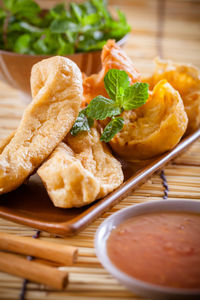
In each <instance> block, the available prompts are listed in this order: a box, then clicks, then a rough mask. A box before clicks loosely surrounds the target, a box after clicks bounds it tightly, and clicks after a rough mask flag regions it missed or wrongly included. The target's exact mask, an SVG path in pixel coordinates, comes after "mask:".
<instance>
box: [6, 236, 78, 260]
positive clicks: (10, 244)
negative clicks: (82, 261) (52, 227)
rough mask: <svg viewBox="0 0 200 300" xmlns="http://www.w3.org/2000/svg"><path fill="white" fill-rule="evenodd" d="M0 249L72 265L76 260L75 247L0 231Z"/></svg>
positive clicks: (76, 251)
mask: <svg viewBox="0 0 200 300" xmlns="http://www.w3.org/2000/svg"><path fill="white" fill-rule="evenodd" d="M0 249H1V250H6V251H11V252H15V253H21V254H25V255H31V256H35V257H39V258H43V259H45V260H51V261H55V262H58V263H62V264H64V265H72V264H73V263H74V262H75V261H76V260H77V253H78V250H77V248H76V247H73V246H69V245H63V244H56V243H52V242H46V241H42V240H35V239H32V238H30V237H21V236H16V235H12V234H8V233H3V232H0Z"/></svg>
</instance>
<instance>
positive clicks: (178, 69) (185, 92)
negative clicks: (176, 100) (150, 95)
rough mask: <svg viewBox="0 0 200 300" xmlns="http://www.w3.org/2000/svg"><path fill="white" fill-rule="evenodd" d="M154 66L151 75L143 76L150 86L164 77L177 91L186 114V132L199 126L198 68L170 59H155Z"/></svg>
mask: <svg viewBox="0 0 200 300" xmlns="http://www.w3.org/2000/svg"><path fill="white" fill-rule="evenodd" d="M155 63H156V68H155V71H154V73H153V75H152V76H151V77H149V78H144V80H143V81H145V82H149V84H150V88H151V89H153V87H154V86H155V85H156V83H157V82H158V81H160V80H161V79H166V80H167V81H168V82H169V83H170V84H171V85H172V86H173V87H174V88H175V89H176V90H177V91H179V93H180V95H181V97H182V100H183V103H184V106H185V111H186V113H187V116H188V128H187V132H186V133H191V132H193V131H194V130H196V129H197V128H199V127H200V70H199V69H198V68H196V67H194V66H192V65H190V64H178V63H174V62H172V61H170V60H161V59H159V58H156V59H155Z"/></svg>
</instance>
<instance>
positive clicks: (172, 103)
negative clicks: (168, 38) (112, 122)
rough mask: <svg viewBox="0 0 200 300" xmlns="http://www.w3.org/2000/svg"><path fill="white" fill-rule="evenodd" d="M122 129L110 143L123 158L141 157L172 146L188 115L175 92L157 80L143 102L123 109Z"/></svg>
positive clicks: (179, 134)
mask: <svg viewBox="0 0 200 300" xmlns="http://www.w3.org/2000/svg"><path fill="white" fill-rule="evenodd" d="M122 117H123V118H124V120H125V124H124V127H123V129H122V130H121V131H120V132H119V133H118V134H116V135H115V136H114V138H113V139H112V140H111V141H110V145H111V147H112V149H113V150H114V152H116V153H117V154H118V155H120V156H121V157H123V158H125V159H127V160H132V161H134V160H144V159H149V158H152V157H154V156H157V155H159V154H162V153H164V152H166V151H168V150H170V149H172V148H173V147H174V146H175V145H176V144H177V143H178V142H179V141H180V139H181V137H182V136H183V134H184V132H185V130H186V127H187V123H188V118H187V114H186V112H185V110H184V105H183V101H182V99H181V97H180V95H179V93H178V92H177V91H176V90H175V89H174V88H173V87H172V86H171V85H170V84H169V83H168V82H167V81H166V80H161V81H160V82H158V84H156V86H155V87H154V89H153V92H152V93H151V92H150V96H149V99H148V101H147V103H146V104H144V105H143V106H141V107H139V108H138V109H136V110H132V111H125V112H123V114H122Z"/></svg>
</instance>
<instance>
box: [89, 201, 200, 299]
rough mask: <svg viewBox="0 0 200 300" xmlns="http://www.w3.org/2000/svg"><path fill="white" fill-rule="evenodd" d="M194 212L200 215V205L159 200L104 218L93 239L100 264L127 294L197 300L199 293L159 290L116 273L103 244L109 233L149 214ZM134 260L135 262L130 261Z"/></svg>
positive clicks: (169, 289) (198, 291)
mask: <svg viewBox="0 0 200 300" xmlns="http://www.w3.org/2000/svg"><path fill="white" fill-rule="evenodd" d="M163 211H164V212H166V211H176V212H177V211H178V212H195V213H200V201H191V200H161V201H150V202H147V203H142V204H136V205H133V206H131V207H128V208H125V209H123V210H121V211H119V212H117V213H115V214H113V215H112V216H110V217H109V218H107V219H106V220H105V221H104V222H103V223H102V224H101V226H100V227H99V228H98V230H97V233H96V236H95V248H96V254H97V257H98V258H99V260H100V262H101V264H102V265H103V266H104V267H105V269H107V270H108V272H109V273H111V274H112V275H113V276H114V277H116V278H117V279H118V280H119V281H120V282H121V283H122V284H123V285H125V286H126V287H127V288H128V289H129V290H130V291H132V292H133V293H136V294H138V295H141V296H145V297H148V298H154V299H155V298H156V299H200V290H195V291H194V290H189V289H176V288H168V287H164V286H163V287H162V286H159V285H154V284H150V283H147V282H144V281H141V280H138V279H135V278H133V277H131V276H129V275H127V274H126V273H124V272H122V271H121V270H120V269H118V268H117V267H116V266H115V265H114V264H113V263H112V261H111V260H110V259H109V257H108V254H107V248H106V243H107V239H108V237H109V235H110V233H111V231H112V230H113V229H114V228H116V227H117V226H118V225H119V224H120V223H122V222H123V221H125V220H127V219H129V218H131V217H134V216H138V215H141V214H145V213H151V212H163ZM133 260H134V258H133Z"/></svg>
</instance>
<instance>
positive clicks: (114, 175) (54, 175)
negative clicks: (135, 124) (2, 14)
mask: <svg viewBox="0 0 200 300" xmlns="http://www.w3.org/2000/svg"><path fill="white" fill-rule="evenodd" d="M99 138H100V134H99V132H98V130H97V129H96V128H92V129H91V131H90V132H82V133H80V134H78V135H77V136H75V137H73V136H72V135H71V134H68V135H67V137H66V138H65V139H64V142H65V143H66V144H67V146H66V145H64V144H63V143H61V144H60V145H59V146H58V147H57V148H56V149H55V151H54V152H53V153H52V154H51V156H50V158H49V159H48V160H47V161H46V162H45V163H43V165H42V166H41V167H40V168H39V169H38V175H39V176H40V178H41V179H42V181H43V183H44V185H45V186H46V189H47V192H48V194H49V196H50V198H51V200H52V201H53V203H54V205H55V206H58V207H64V208H70V207H79V206H83V205H86V204H89V203H91V202H93V201H94V200H96V199H100V198H102V197H104V196H106V195H107V194H108V193H110V192H112V191H113V190H114V189H116V188H117V187H118V186H119V185H120V184H121V183H122V182H123V172H122V168H121V164H120V162H119V161H118V160H117V159H116V158H115V157H113V155H112V154H111V152H110V150H109V148H108V147H107V145H106V144H105V143H102V142H101V141H100V140H99Z"/></svg>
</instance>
